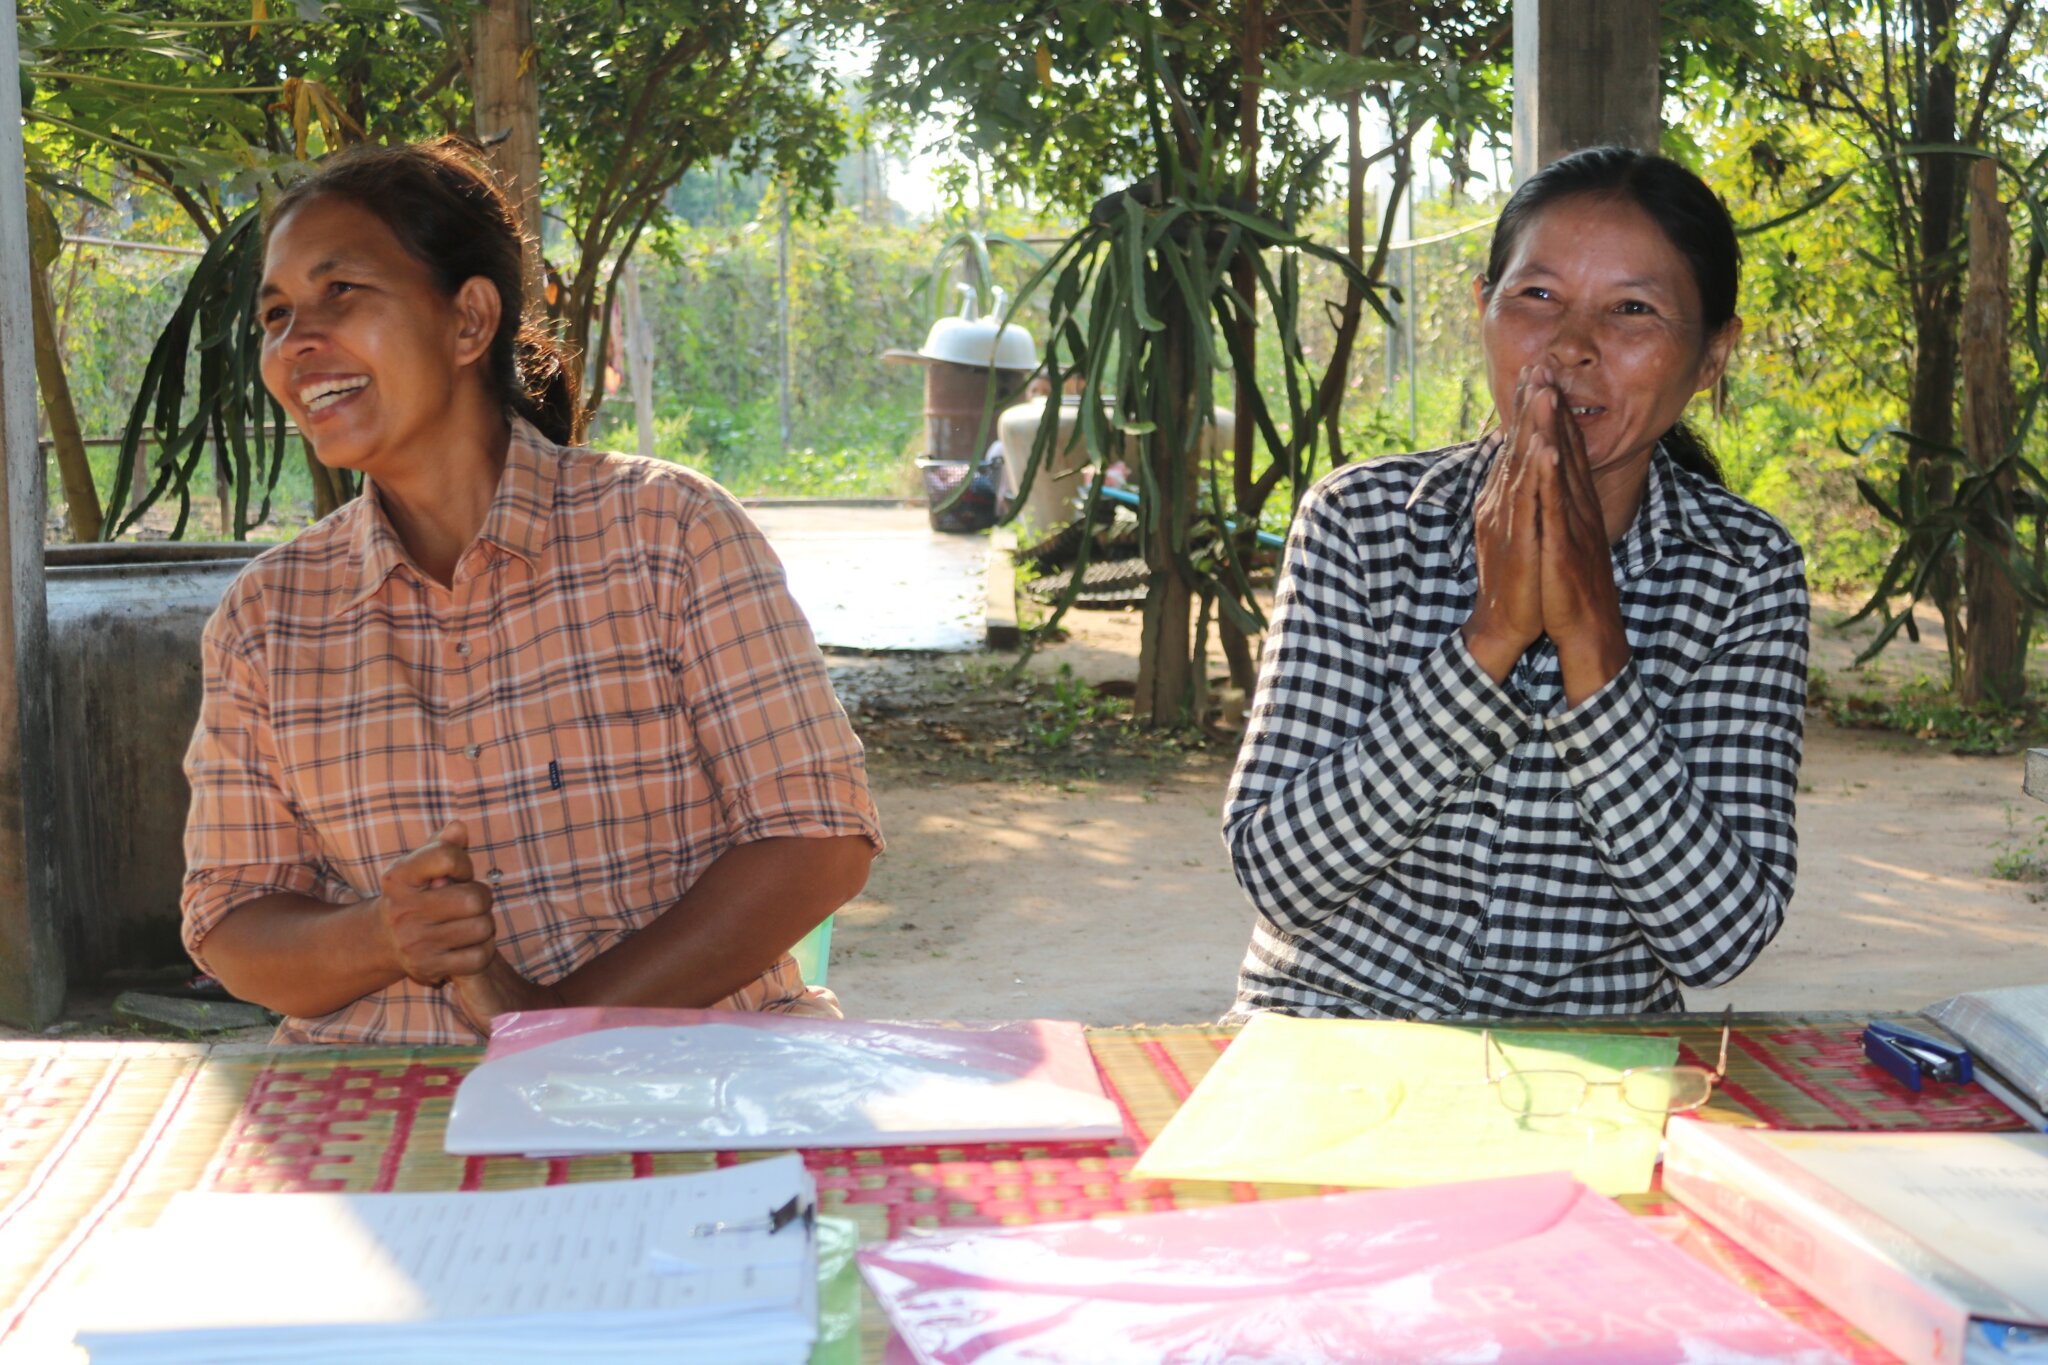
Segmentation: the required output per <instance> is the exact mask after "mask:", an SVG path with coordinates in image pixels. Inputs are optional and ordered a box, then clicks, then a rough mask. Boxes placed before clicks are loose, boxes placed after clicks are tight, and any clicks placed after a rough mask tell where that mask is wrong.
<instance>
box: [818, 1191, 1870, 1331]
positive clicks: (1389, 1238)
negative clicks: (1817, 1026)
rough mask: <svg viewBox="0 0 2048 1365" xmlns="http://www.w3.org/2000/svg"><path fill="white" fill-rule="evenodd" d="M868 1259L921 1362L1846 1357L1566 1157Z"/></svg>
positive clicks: (977, 1232) (956, 1239)
mask: <svg viewBox="0 0 2048 1365" xmlns="http://www.w3.org/2000/svg"><path fill="white" fill-rule="evenodd" d="M858 1259H859V1261H860V1265H861V1273H862V1274H863V1275H865V1276H866V1277H867V1281H868V1285H869V1287H870V1288H872V1289H873V1290H874V1291H875V1297H876V1298H878V1299H879V1300H880V1301H881V1303H882V1306H883V1308H884V1309H886V1310H887V1312H888V1314H889V1320H890V1322H891V1323H892V1324H893V1325H894V1326H895V1328H896V1330H897V1332H898V1333H900V1334H901V1336H902V1339H903V1341H904V1343H905V1344H906V1345H907V1347H908V1349H909V1350H910V1352H911V1354H912V1355H913V1356H914V1357H915V1358H916V1360H917V1361H919V1362H920V1365H968V1362H980V1365H996V1362H1019V1363H1020V1365H1021V1363H1022V1362H1044V1361H1087V1362H1090V1365H1158V1363H1159V1362H1162V1361H1173V1362H1196V1361H1274V1362H1280V1361H1284V1362H1287V1365H1340V1362H1341V1365H1417V1363H1418V1362H1422V1361H1438V1362H1449V1361H1484V1362H1487V1365H1651V1363H1652V1362H1680V1361H1684V1362H1692V1363H1693V1365H1703V1363H1704V1362H1710V1361H1712V1362H1723V1363H1724V1365H1737V1363H1738V1362H1748V1363H1749V1365H1761V1362H1765V1361H1769V1362H1773V1365H1824V1363H1832V1365H1840V1358H1839V1357H1838V1356H1837V1355H1836V1354H1835V1353H1834V1352H1832V1351H1830V1350H1829V1349H1828V1348H1827V1347H1826V1346H1825V1345H1824V1344H1822V1343H1821V1342H1820V1341H1819V1340H1817V1339H1816V1338H1814V1337H1813V1336H1812V1335H1810V1334H1809V1333H1807V1332H1806V1331H1805V1330H1803V1329H1802V1328H1799V1327H1796V1326H1794V1325H1793V1324H1792V1323H1789V1322H1787V1321H1785V1320H1784V1319H1783V1318H1780V1317H1778V1316H1777V1315H1776V1314H1775V1313H1773V1312H1771V1310H1770V1309H1769V1308H1767V1307H1765V1306H1764V1305H1763V1304H1761V1303H1759V1302H1757V1300H1756V1299H1754V1298H1752V1297H1751V1296H1750V1295H1748V1294H1747V1293H1745V1292H1743V1291H1742V1290H1740V1289H1738V1288H1736V1287H1735V1286H1734V1285H1732V1284H1730V1283H1729V1282H1728V1281H1726V1280H1723V1279H1721V1278H1720V1277H1719V1276H1717V1275H1716V1274H1715V1273H1714V1272H1713V1271H1711V1270H1709V1269H1708V1268H1707V1267H1706V1266H1704V1265H1702V1264H1700V1263H1699V1262H1698V1261H1695V1260H1693V1259H1692V1258H1691V1257H1690V1256H1688V1255H1686V1254H1685V1253H1684V1252H1682V1251H1679V1250H1678V1249H1677V1248H1675V1247H1673V1246H1671V1245H1670V1244H1668V1243H1666V1242H1664V1241H1662V1240H1661V1239H1659V1238H1658V1236H1657V1235H1656V1234H1655V1233H1654V1232H1653V1231H1651V1230H1650V1228H1649V1227H1648V1226H1646V1224H1645V1223H1644V1221H1643V1220H1641V1219H1637V1218H1633V1217H1630V1216H1629V1215H1628V1214H1627V1213H1624V1212H1623V1211H1622V1209H1621V1207H1620V1206H1619V1205H1617V1204H1615V1203H1614V1202H1613V1201H1612V1200H1609V1199H1604V1198H1601V1197H1600V1196H1599V1195H1596V1194H1592V1193H1590V1192H1589V1191H1587V1190H1586V1189H1585V1188H1584V1187H1583V1186H1581V1185H1579V1184H1578V1183H1576V1182H1575V1181H1573V1180H1572V1179H1571V1178H1570V1177H1568V1176H1562V1175H1538V1176H1519V1177H1516V1178H1514V1179H1511V1180H1489V1181H1475V1182H1471V1183H1467V1184H1458V1185H1439V1186H1435V1187H1433V1188H1430V1189H1423V1190H1382V1191H1375V1192H1372V1193H1364V1194H1339V1195H1327V1196H1323V1197H1320V1198H1304V1199H1274V1200H1268V1201H1265V1202H1262V1203H1250V1204H1227V1205H1223V1206H1220V1207H1214V1208H1205V1209H1193V1210H1182V1211H1180V1212H1176V1213H1158V1214H1142V1215H1139V1216H1136V1217H1131V1218H1106V1219H1097V1220H1096V1221H1094V1222H1092V1223H1054V1224H1044V1225H1041V1226H1038V1227H1020V1228H976V1229H967V1230H959V1231H948V1232H940V1233H936V1234H933V1235H931V1236H925V1237H915V1238H910V1239H906V1240H904V1241H900V1242H894V1243H891V1244H889V1245H887V1246H883V1247H874V1248H869V1249H867V1250H863V1251H862V1252H860V1253H859V1257H858Z"/></svg>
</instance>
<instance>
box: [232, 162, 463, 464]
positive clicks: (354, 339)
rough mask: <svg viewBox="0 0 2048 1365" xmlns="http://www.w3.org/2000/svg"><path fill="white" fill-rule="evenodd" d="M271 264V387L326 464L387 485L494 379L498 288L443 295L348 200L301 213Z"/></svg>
mask: <svg viewBox="0 0 2048 1365" xmlns="http://www.w3.org/2000/svg"><path fill="white" fill-rule="evenodd" d="M263 265H264V269H263V286H262V295H261V299H260V301H259V304H258V309H259V312H260V315H261V317H262V320H263V384H264V387H266V388H268V389H269V390H270V392H271V394H272V395H273V396H274V397H275V398H276V399H277V401H278V402H280V403H282V404H283V405H284V408H285V411H286V412H288V413H290V414H291V416H292V419H293V420H294V421H295V422H297V423H298V426H299V430H300V431H302V432H304V433H305V435H306V438H307V440H308V441H309V442H311V443H312V445H313V449H314V453H315V455H317V456H318V458H319V460H320V462H321V463H322V464H325V465H327V466H329V467H339V468H345V469H354V470H358V471H360V472H362V473H365V474H368V475H370V476H371V477H372V478H376V479H380V480H388V479H389V478H390V477H391V475H393V474H401V475H402V473H403V471H404V470H405V469H406V467H407V466H408V465H415V464H417V462H418V460H419V457H420V453H421V452H423V451H433V450H435V449H437V448H442V446H443V444H444V443H445V441H446V440H447V438H448V437H449V436H450V435H451V433H450V432H448V431H446V430H445V429H444V428H445V427H446V426H447V425H448V424H449V423H450V422H452V421H455V420H457V418H458V414H464V413H467V412H470V411H473V410H474V404H471V403H464V402H458V401H455V400H456V398H457V396H458V395H459V394H465V393H466V390H467V389H468V388H469V387H471V386H481V385H482V384H483V382H484V381H483V378H482V374H481V368H480V366H479V364H478V362H479V360H480V358H481V357H482V356H483V355H484V352H485V349H486V347H487V346H488V344H489V341H490V337H491V334H492V332H493V330H494V329H495V328H496V326H497V314H496V311H495V310H496V301H497V291H496V289H495V288H494V287H492V286H491V285H490V283H489V282H488V281H485V280H482V279H473V280H470V281H467V282H466V283H465V284H464V285H463V286H462V288H461V289H460V290H458V291H457V292H456V294H455V295H453V296H450V295H447V294H444V293H443V292H441V290H440V288H439V286H438V285H437V284H436V282H435V280H434V277H433V272H432V271H431V270H430V269H429V268H428V267H427V265H426V263H425V262H423V261H421V260H419V259H418V258H417V257H415V256H413V255H412V254H411V253H410V252H408V251H407V250H406V249H405V247H404V246H403V245H401V244H400V242H399V240H398V238H397V236H396V235H394V234H393V233H392V231H391V229H390V228H388V227H386V226H385V224H384V221H383V220H382V219H380V218H379V217H377V215H376V214H374V213H371V212H370V211H369V210H368V209H365V208H363V207H362V206H360V205H358V204H356V203H355V202H354V201H353V200H350V199H346V198H342V197H340V196H337V195H322V196H319V197H316V198H313V199H310V200H308V201H306V202H305V203H303V204H301V205H299V206H298V207H297V208H294V209H292V210H291V211H290V212H289V213H288V214H287V215H286V216H285V217H284V219H283V220H282V221H280V222H279V223H278V224H277V225H276V227H275V228H273V229H272V231H271V234H270V242H269V245H268V248H267V250H266V251H265V253H264V261H263ZM486 296H487V297H486Z"/></svg>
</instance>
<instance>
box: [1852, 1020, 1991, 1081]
mask: <svg viewBox="0 0 2048 1365" xmlns="http://www.w3.org/2000/svg"><path fill="white" fill-rule="evenodd" d="M1863 1055H1864V1056H1866V1057H1868V1058H1870V1060H1871V1061H1873V1062H1876V1063H1877V1064H1878V1065H1879V1066H1881V1067H1883V1068H1884V1069H1885V1070H1886V1071H1887V1072H1889V1073H1890V1074H1891V1077H1892V1079H1894V1080H1896V1081H1897V1082H1898V1083H1899V1084H1900V1085H1903V1086H1905V1087H1906V1089H1908V1090H1913V1091H1917V1090H1919V1089H1920V1083H1921V1081H1922V1080H1923V1079H1924V1078H1926V1077H1928V1076H1932V1077H1934V1079H1935V1080H1937V1081H1948V1082H1950V1083H1952V1084H1955V1085H1963V1084H1966V1083H1967V1082H1969V1081H1970V1080H1971V1079H1972V1078H1973V1077H1974V1075H1975V1068H1974V1067H1973V1066H1972V1065H1971V1063H1970V1054H1969V1052H1968V1050H1966V1049H1964V1048H1960V1047H1957V1046H1955V1045H1954V1044H1952V1043H1944V1042H1941V1041H1939V1040H1938V1039H1934V1038H1929V1037H1927V1036H1926V1035H1925V1034H1919V1033H1914V1032H1913V1031H1912V1030H1910V1029H1903V1028H1900V1027H1899V1026H1898V1025H1896V1024H1881V1023H1878V1022H1877V1021H1876V1020H1872V1021H1871V1023H1870V1026H1869V1027H1868V1028H1866V1029H1864V1030H1863Z"/></svg>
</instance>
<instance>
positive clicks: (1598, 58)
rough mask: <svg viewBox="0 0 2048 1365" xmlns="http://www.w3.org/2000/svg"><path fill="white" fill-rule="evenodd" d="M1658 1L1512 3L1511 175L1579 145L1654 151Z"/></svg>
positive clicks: (1524, 175) (1517, 0)
mask: <svg viewBox="0 0 2048 1365" xmlns="http://www.w3.org/2000/svg"><path fill="white" fill-rule="evenodd" d="M1658 16H1659V6H1658V0H1515V179H1516V180H1523V179H1526V178H1527V177H1528V176H1530V175H1531V174H1533V173H1534V172H1535V171H1537V170H1539V169H1541V168H1542V167H1544V166H1547V165H1549V164H1550V163H1551V162H1553V161H1555V160H1557V158H1559V157H1560V156H1563V155H1564V154H1565V153H1566V152H1569V151H1572V150H1574V149H1575V148H1579V147H1591V146H1595V145H1597V144H1599V143H1603V142H1616V143H1620V144H1621V145H1623V146H1625V147H1636V148H1639V149H1641V150H1642V151H1646V152H1654V151H1656V150H1657V139H1658V129H1659V119H1658V108H1657V106H1658V98H1659V90H1658V79H1657V50H1658V49H1657V39H1658Z"/></svg>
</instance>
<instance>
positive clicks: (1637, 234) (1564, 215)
mask: <svg viewBox="0 0 2048 1365" xmlns="http://www.w3.org/2000/svg"><path fill="white" fill-rule="evenodd" d="M1472 292H1473V297H1474V298H1475V299H1476V300H1477V302H1478V304H1479V307H1480V319H1481V321H1480V332H1481V336H1482V338H1483V340H1484V343H1485V346H1486V373H1487V382H1488V384H1489V386H1490V387H1491V389H1492V391H1493V402H1494V408H1495V410H1496V411H1497V412H1498V413H1499V414H1500V417H1501V420H1502V421H1503V422H1507V421H1510V420H1512V418H1513V414H1514V411H1515V384H1516V379H1517V376H1518V375H1519V374H1520V373H1521V370H1522V367H1523V366H1525V365H1547V366H1549V367H1550V369H1551V370H1552V372H1553V373H1555V374H1556V376H1557V379H1558V383H1559V384H1560V385H1561V386H1562V387H1563V389H1564V391H1565V394H1566V396H1567V399H1568V401H1569V402H1570V404H1571V408H1572V420H1573V421H1575V422H1576V423H1577V424H1578V427H1579V430H1580V432H1581V433H1582V434H1583V435H1584V438H1585V442H1586V455H1587V458H1588V460H1589V461H1590V463H1591V464H1592V466H1593V469H1594V472H1595V473H1596V474H1597V473H1601V472H1609V473H1611V472H1614V471H1618V470H1621V469H1625V468H1627V467H1629V466H1630V465H1631V464H1632V463H1634V462H1638V461H1647V460H1648V459H1649V454H1650V450H1651V448H1652V447H1653V446H1655V445H1656V443H1657V439H1658V438H1659V437H1661V436H1662V435H1663V434H1664V433H1665V432H1666V431H1668V430H1670V429H1671V426H1672V424H1673V423H1675V422H1676V421H1677V420H1678V419H1679V416H1680V415H1681V414H1683V413H1684V411H1685V407H1686V404H1687V403H1688V402H1689V401H1691V399H1692V396H1693V395H1694V394H1696V393H1698V392H1699V391H1700V390H1702V389H1705V388H1710V387H1712V385H1713V384H1714V383H1715V382H1716V381H1718V380H1719V379H1720V377H1721V373H1722V371H1723V370H1724V369H1725V368H1726V367H1727V363H1728V353H1729V351H1730V350H1731V349H1732V348H1733V346H1734V344H1735V339H1736V337H1737V336H1739V335H1740V334H1741V331H1742V324H1741V322H1740V320H1739V319H1738V320H1734V321H1731V322H1730V323H1729V324H1728V325H1727V326H1725V327H1723V328H1722V329H1721V330H1720V332H1718V333H1716V334H1715V335H1714V336H1712V337H1709V336H1707V335H1706V332H1705V327H1704V324H1703V322H1702V320H1701V318H1700V292H1699V287H1698V285H1697V284H1695V283H1694V281H1693V276H1692V269H1691V267H1690V266H1688V265H1687V263H1686V260H1685V257H1683V256H1682V255H1680V254H1679V252H1678V248H1676V247H1674V246H1673V245H1672V244H1671V241H1670V239H1669V238H1667V237H1666V236H1665V235H1664V232H1663V229H1661V228H1659V227H1658V226H1657V224H1656V222H1655V221H1654V220H1652V219H1651V217H1650V216H1649V215H1648V214H1646V213H1644V212H1643V211H1642V210H1641V209H1639V208H1637V207H1636V206H1635V205H1634V204H1631V203H1629V202H1627V201H1626V200H1621V199H1610V198H1604V197H1595V196H1590V195H1582V196H1577V197H1574V198H1570V199H1561V200H1559V201H1557V202H1556V203H1554V204H1552V205H1551V206H1550V207H1549V208H1546V209H1544V210H1542V211H1541V212H1540V213H1538V214H1537V215H1536V216H1535V218H1533V219H1532V220H1530V222H1529V223H1528V225H1527V226H1526V227H1525V228H1524V229H1523V231H1522V234H1521V237H1520V239H1519V240H1518V241H1517V242H1516V243H1515V246H1514V250H1513V251H1512V252H1511V253H1510V255H1509V257H1508V261H1507V264H1506V266H1505V267H1504V268H1503V269H1502V271H1501V273H1500V278H1499V279H1498V280H1496V281H1495V282H1494V285H1493V288H1492V289H1491V290H1488V289H1487V288H1486V286H1485V281H1483V280H1476V281H1474V282H1473V291H1472Z"/></svg>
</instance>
